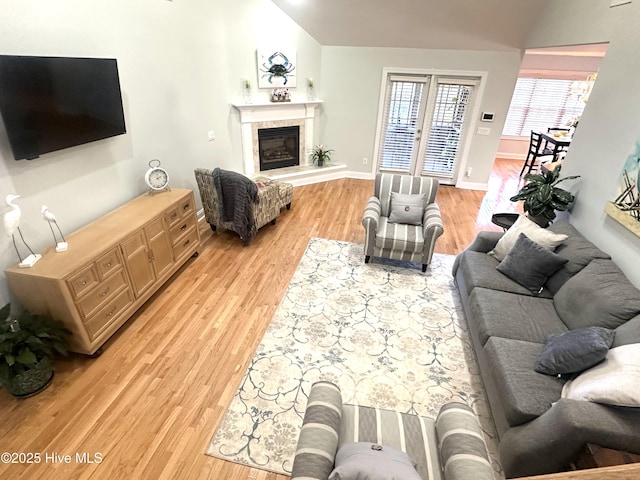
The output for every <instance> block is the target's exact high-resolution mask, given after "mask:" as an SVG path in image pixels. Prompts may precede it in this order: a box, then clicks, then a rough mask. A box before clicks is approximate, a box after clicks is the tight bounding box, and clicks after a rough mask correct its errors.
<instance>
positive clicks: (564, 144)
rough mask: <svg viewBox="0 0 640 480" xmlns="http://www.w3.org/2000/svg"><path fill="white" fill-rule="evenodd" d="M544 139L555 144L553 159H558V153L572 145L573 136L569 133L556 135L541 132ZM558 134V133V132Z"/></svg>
mask: <svg viewBox="0 0 640 480" xmlns="http://www.w3.org/2000/svg"><path fill="white" fill-rule="evenodd" d="M539 133H540V136H541V137H542V139H543V140H544V141H546V142H547V143H550V144H551V145H553V159H554V160H557V159H558V154H559V153H560V152H561V151H563V150H565V149H566V148H568V147H569V145H571V137H570V136H569V135H559V136H557V137H556V136H555V135H554V134H553V133H548V132H539ZM556 135H557V133H556Z"/></svg>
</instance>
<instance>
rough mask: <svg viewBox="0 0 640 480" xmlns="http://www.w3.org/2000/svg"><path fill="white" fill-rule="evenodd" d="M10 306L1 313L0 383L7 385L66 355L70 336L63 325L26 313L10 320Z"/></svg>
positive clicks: (1, 310)
mask: <svg viewBox="0 0 640 480" xmlns="http://www.w3.org/2000/svg"><path fill="white" fill-rule="evenodd" d="M10 310H11V306H10V304H7V305H5V306H4V307H2V309H0V379H2V380H5V381H8V380H11V379H12V378H14V377H15V376H16V375H19V374H21V373H24V372H26V371H28V370H29V369H30V368H32V367H34V366H35V365H36V364H37V363H38V362H39V361H40V360H42V359H43V358H45V357H47V358H52V357H53V356H55V354H60V355H66V354H67V341H68V338H69V335H70V334H71V332H69V330H67V329H66V328H65V327H64V325H63V324H62V322H60V321H57V320H53V319H50V318H48V317H45V316H42V315H36V314H33V313H30V312H27V311H24V312H23V313H22V314H21V315H20V317H19V318H18V319H17V321H15V322H14V321H11V320H10V319H9V313H10Z"/></svg>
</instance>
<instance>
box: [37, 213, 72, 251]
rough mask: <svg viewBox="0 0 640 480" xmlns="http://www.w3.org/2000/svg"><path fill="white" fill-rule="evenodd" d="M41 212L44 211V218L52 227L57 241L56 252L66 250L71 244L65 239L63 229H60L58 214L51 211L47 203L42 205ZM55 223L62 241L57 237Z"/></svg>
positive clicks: (54, 239) (54, 238) (52, 232)
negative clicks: (54, 228)
mask: <svg viewBox="0 0 640 480" xmlns="http://www.w3.org/2000/svg"><path fill="white" fill-rule="evenodd" d="M40 212H41V213H42V218H44V219H45V220H46V221H47V223H48V224H49V228H50V229H51V234H52V235H53V241H54V242H55V243H56V252H64V251H65V250H66V249H67V247H68V246H69V244H68V243H67V241H66V240H65V239H64V234H63V233H62V230H60V225H58V222H57V220H56V216H55V215H54V214H53V213H52V212H50V211H49V208H48V207H47V206H46V205H42V209H41V210H40ZM53 225H55V226H56V228H57V229H58V232H59V233H60V238H61V239H62V241H60V242H59V241H58V238H57V237H56V232H55V231H54V230H53Z"/></svg>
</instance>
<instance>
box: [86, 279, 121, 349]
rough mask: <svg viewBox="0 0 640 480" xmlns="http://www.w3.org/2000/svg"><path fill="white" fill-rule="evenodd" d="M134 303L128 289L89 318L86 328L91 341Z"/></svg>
mask: <svg viewBox="0 0 640 480" xmlns="http://www.w3.org/2000/svg"><path fill="white" fill-rule="evenodd" d="M132 303H133V295H132V294H131V290H130V289H128V288H127V289H126V290H123V291H122V292H120V293H119V294H118V295H117V296H116V298H114V299H113V300H111V301H110V302H109V303H107V304H106V305H105V306H104V307H102V308H101V309H100V310H99V311H98V312H97V313H96V314H95V315H92V316H91V317H90V318H88V319H87V320H86V322H85V326H86V327H87V333H88V334H89V337H90V338H91V340H93V339H94V338H96V337H97V336H98V335H100V334H101V333H102V331H103V330H104V329H105V328H107V327H108V326H109V325H110V324H111V323H113V322H114V321H115V320H116V318H118V316H119V315H120V314H121V313H122V312H123V311H124V310H125V309H126V308H127V307H128V306H129V305H131V304H132Z"/></svg>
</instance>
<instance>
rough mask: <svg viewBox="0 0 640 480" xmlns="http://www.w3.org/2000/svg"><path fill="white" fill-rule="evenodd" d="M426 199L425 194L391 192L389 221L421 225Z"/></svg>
mask: <svg viewBox="0 0 640 480" xmlns="http://www.w3.org/2000/svg"><path fill="white" fill-rule="evenodd" d="M426 201H427V197H426V195H425V194H419V195H410V194H405V193H396V192H391V212H390V213H389V222H391V223H404V224H408V225H422V215H423V213H424V204H425V202H426Z"/></svg>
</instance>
